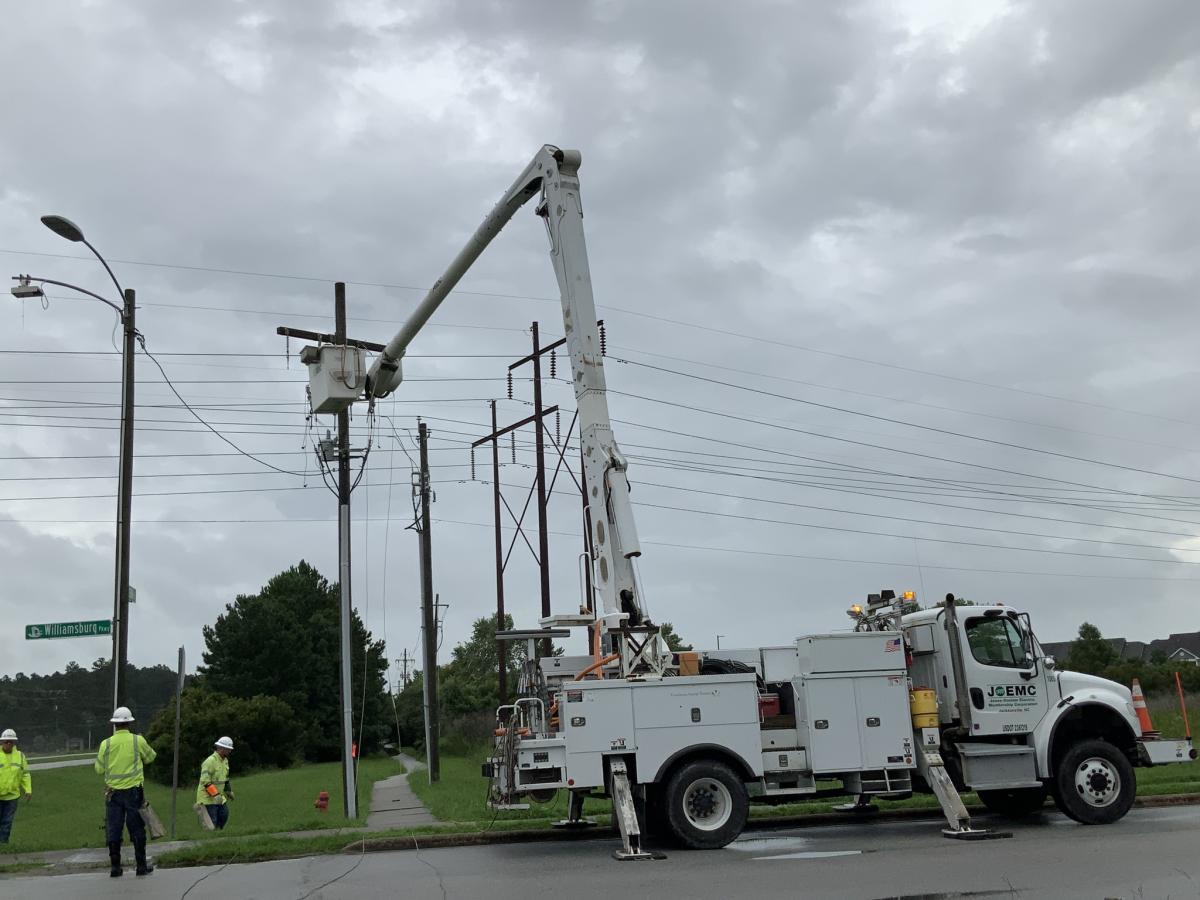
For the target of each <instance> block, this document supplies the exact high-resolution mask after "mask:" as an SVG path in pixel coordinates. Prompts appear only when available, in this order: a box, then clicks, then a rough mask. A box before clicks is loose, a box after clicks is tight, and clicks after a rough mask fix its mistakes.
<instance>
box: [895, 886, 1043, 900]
mask: <svg viewBox="0 0 1200 900" xmlns="http://www.w3.org/2000/svg"><path fill="white" fill-rule="evenodd" d="M1021 893H1022V891H1021V889H1020V888H1012V889H1008V888H1005V889H1004V890H1002V891H950V892H949V893H936V894H891V895H889V896H887V897H876V898H875V900H961V898H963V897H1016V896H1019V895H1020V894H1021Z"/></svg>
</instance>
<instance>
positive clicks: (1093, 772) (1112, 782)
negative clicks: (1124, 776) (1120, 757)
mask: <svg viewBox="0 0 1200 900" xmlns="http://www.w3.org/2000/svg"><path fill="white" fill-rule="evenodd" d="M1075 791H1076V793H1078V794H1079V796H1080V797H1082V798H1083V800H1084V802H1085V803H1087V804H1088V805H1089V806H1095V807H1104V806H1109V805H1111V804H1112V803H1114V802H1116V799H1117V797H1119V796H1120V794H1121V773H1120V772H1118V771H1117V767H1116V766H1114V765H1113V764H1112V763H1111V762H1109V761H1108V760H1107V759H1101V758H1100V757H1098V756H1093V757H1092V758H1090V759H1085V760H1084V761H1083V762H1081V763H1080V764H1079V766H1078V768H1076V769H1075Z"/></svg>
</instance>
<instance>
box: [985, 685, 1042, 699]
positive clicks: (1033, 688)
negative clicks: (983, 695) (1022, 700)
mask: <svg viewBox="0 0 1200 900" xmlns="http://www.w3.org/2000/svg"><path fill="white" fill-rule="evenodd" d="M988 696H989V697H1036V696H1037V685H1036V684H993V685H990V686H989V687H988Z"/></svg>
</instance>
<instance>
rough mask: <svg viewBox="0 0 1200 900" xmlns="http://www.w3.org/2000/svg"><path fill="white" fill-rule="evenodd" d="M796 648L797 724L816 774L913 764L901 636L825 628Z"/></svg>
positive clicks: (794, 685)
mask: <svg viewBox="0 0 1200 900" xmlns="http://www.w3.org/2000/svg"><path fill="white" fill-rule="evenodd" d="M796 647H797V655H796V665H797V668H798V669H799V671H798V673H797V675H796V677H795V678H794V679H793V681H792V684H793V689H794V691H795V696H796V726H797V728H798V730H799V731H800V735H801V740H802V741H806V743H807V747H808V759H809V765H810V766H811V768H812V771H813V773H814V774H818V775H821V774H835V773H842V772H850V771H855V770H861V769H871V770H874V769H889V768H897V769H907V768H912V766H913V764H914V762H913V743H912V724H911V719H910V716H909V706H908V678H907V673H906V671H905V666H904V640H903V638H902V637H900V636H899V635H897V634H895V633H887V632H854V633H849V634H822V635H812V636H807V637H802V638H799V639H798V640H797V641H796Z"/></svg>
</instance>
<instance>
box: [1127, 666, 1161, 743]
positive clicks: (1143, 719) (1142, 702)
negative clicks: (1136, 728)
mask: <svg viewBox="0 0 1200 900" xmlns="http://www.w3.org/2000/svg"><path fill="white" fill-rule="evenodd" d="M1133 711H1134V712H1135V713H1137V717H1138V723H1139V724H1140V725H1141V726H1142V734H1143V735H1144V736H1145V735H1150V736H1153V735H1156V734H1158V732H1157V731H1155V730H1154V724H1153V723H1152V722H1151V721H1150V710H1148V709H1146V698H1145V696H1144V695H1143V694H1142V685H1141V683H1140V682H1139V681H1138V680H1137V679H1136V678H1135V679H1133Z"/></svg>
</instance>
